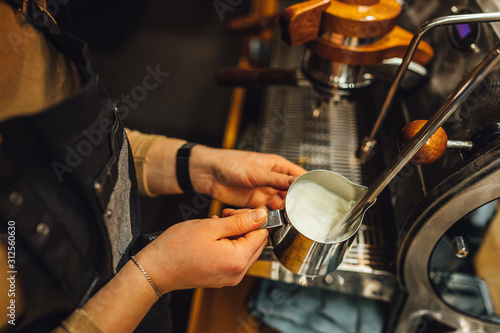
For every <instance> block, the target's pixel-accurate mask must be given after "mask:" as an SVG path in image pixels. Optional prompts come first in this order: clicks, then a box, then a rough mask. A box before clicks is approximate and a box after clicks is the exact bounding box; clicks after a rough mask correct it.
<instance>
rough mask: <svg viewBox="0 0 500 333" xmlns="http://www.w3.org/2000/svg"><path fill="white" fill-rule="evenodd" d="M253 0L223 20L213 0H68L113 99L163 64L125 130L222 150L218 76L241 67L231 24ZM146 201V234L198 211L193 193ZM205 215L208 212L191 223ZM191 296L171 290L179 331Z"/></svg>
mask: <svg viewBox="0 0 500 333" xmlns="http://www.w3.org/2000/svg"><path fill="white" fill-rule="evenodd" d="M249 2H250V1H242V2H241V4H240V5H238V6H236V7H233V11H231V12H229V11H227V12H225V13H224V15H223V19H222V20H221V18H220V17H219V15H218V14H217V12H216V10H215V8H214V6H213V1H202V0H183V1H167V0H163V1H162V0H141V1H130V0H122V1H115V0H106V1H95V0H90V1H89V0H87V1H82V0H70V1H69V3H68V5H67V8H69V9H70V12H71V22H70V25H69V29H70V32H72V33H73V34H74V35H76V36H78V37H81V38H83V39H84V40H86V41H87V42H88V44H89V47H90V50H91V53H92V56H93V60H94V64H95V66H96V69H97V72H98V73H99V74H100V76H101V78H102V80H103V82H104V84H105V85H106V87H107V89H108V92H109V94H110V95H111V97H112V98H113V99H121V95H122V94H128V95H130V93H131V91H132V89H133V88H134V87H136V86H142V85H143V83H142V81H143V78H144V77H145V76H146V75H147V74H148V72H147V71H146V69H145V68H146V67H147V66H149V67H151V68H153V69H154V68H156V66H157V65H159V68H160V70H161V71H162V72H168V73H169V76H168V77H166V78H165V79H164V81H163V82H162V83H161V84H159V86H158V87H157V88H156V89H154V90H152V91H148V93H147V96H146V98H145V99H144V100H143V101H141V102H138V103H137V104H138V105H137V107H136V108H134V109H131V111H130V113H129V115H128V116H127V117H126V119H124V123H125V125H126V126H127V127H129V128H132V129H137V130H140V131H143V132H146V133H155V134H162V135H166V136H169V137H178V138H183V139H186V140H189V141H193V142H199V143H203V144H206V145H209V146H212V147H220V145H221V143H222V136H223V131H224V127H225V121H226V117H227V113H228V108H229V102H230V97H231V90H230V89H228V88H223V87H219V86H217V85H216V83H215V80H214V74H215V72H216V70H217V69H218V68H221V67H226V66H235V65H236V64H237V60H238V54H239V52H240V48H241V43H242V39H241V37H240V36H236V35H234V34H231V33H230V32H228V31H227V30H226V28H225V26H226V24H227V21H228V20H230V19H231V18H234V17H236V16H238V15H243V14H245V13H247V11H248V4H249ZM64 9H65V8H64ZM118 105H119V106H120V103H118ZM121 105H126V103H123V102H121ZM141 201H142V202H141V204H142V205H141V209H142V217H143V229H144V231H145V232H150V231H156V230H163V229H165V228H166V227H168V226H169V225H171V224H174V223H177V222H180V221H182V220H183V217H182V215H181V212H180V210H179V205H180V204H181V203H186V204H187V205H189V206H193V204H192V202H193V197H192V196H191V195H178V196H165V197H159V198H142V199H141ZM207 214H208V207H207V208H206V209H202V210H199V214H197V215H196V214H195V215H193V216H192V218H204V217H206V216H207ZM191 296H192V291H191V290H187V291H177V292H174V293H173V301H172V310H173V317H174V332H176V333H177V332H185V330H186V323H187V318H188V314H189V307H190V302H191Z"/></svg>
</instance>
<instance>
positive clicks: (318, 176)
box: [261, 170, 375, 277]
mask: <svg viewBox="0 0 500 333" xmlns="http://www.w3.org/2000/svg"><path fill="white" fill-rule="evenodd" d="M303 181H312V182H315V183H317V184H319V185H321V186H323V187H324V188H325V189H327V190H328V191H330V192H332V193H335V194H337V195H339V196H340V197H342V198H344V199H345V200H347V201H352V200H354V201H358V199H359V198H361V197H362V196H363V195H364V194H365V192H366V191H367V189H368V188H367V187H365V186H361V185H358V184H356V183H353V182H351V181H350V180H349V179H347V178H345V177H344V176H342V175H340V174H338V173H336V172H333V171H328V170H313V171H309V172H307V173H305V174H303V175H302V176H300V177H298V178H297V179H296V180H295V181H294V182H293V184H292V185H291V186H290V188H289V189H288V193H287V196H288V195H289V193H292V191H293V190H294V188H295V187H296V186H297V184H299V183H301V182H303ZM374 202H375V201H373V202H372V203H371V204H370V205H369V206H367V207H366V208H365V211H366V209H368V208H370V207H371V205H372V204H373V203H374ZM290 209H291V208H290V207H288V206H287V200H286V197H285V201H284V203H283V207H282V209H279V210H272V211H269V212H268V217H267V221H266V223H265V224H264V225H263V226H262V227H261V228H268V229H269V238H270V243H271V246H272V248H273V252H274V254H275V256H276V258H277V259H278V260H279V261H280V262H281V264H282V265H283V266H285V267H286V268H287V269H289V270H290V271H292V272H293V273H296V274H299V275H302V276H307V277H314V276H320V275H326V274H328V273H330V272H332V271H333V270H335V269H336V268H337V266H338V265H339V264H340V263H341V262H342V258H343V257H344V254H345V253H346V251H347V250H348V249H349V247H350V245H351V244H352V242H353V240H354V238H355V235H356V233H357V231H358V229H359V227H360V226H361V222H362V220H363V216H364V212H363V214H361V215H360V216H359V217H358V218H357V219H356V220H355V222H354V223H353V224H352V225H351V226H350V227H349V228H348V230H347V233H346V234H344V235H345V237H343V238H342V239H338V240H335V241H318V240H315V239H311V238H309V237H307V236H305V235H304V234H303V232H304V230H302V232H301V231H300V230H298V229H297V228H296V223H295V224H294V221H292V220H291V219H290V218H289V216H288V214H287V210H288V211H290ZM295 222H297V221H295ZM325 236H326V235H325Z"/></svg>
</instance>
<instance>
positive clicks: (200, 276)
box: [136, 209, 268, 293]
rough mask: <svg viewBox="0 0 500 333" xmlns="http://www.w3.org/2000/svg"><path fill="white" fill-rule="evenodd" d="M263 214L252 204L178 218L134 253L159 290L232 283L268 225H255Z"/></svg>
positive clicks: (259, 244)
mask: <svg viewBox="0 0 500 333" xmlns="http://www.w3.org/2000/svg"><path fill="white" fill-rule="evenodd" d="M266 216H267V214H266V212H265V210H263V209H256V210H253V211H245V212H244V213H241V214H237V215H234V216H230V217H225V218H217V217H212V218H210V219H204V220H191V221H187V222H183V223H179V224H176V225H174V226H172V227H170V228H169V229H167V230H166V231H165V232H164V233H162V234H161V235H160V236H159V237H158V238H157V239H156V240H155V241H154V242H152V243H151V244H150V245H148V246H147V247H145V248H144V249H143V250H142V251H141V252H140V253H139V254H137V256H136V258H137V260H138V261H139V262H140V263H141V265H142V266H143V267H144V269H145V270H146V271H147V272H148V274H149V276H150V277H151V279H152V280H153V281H154V283H155V285H156V286H157V287H158V289H159V290H160V292H162V293H166V292H168V291H171V290H177V289H186V288H196V287H222V286H232V285H235V284H237V283H239V282H240V281H241V279H242V278H243V276H244V275H245V273H246V272H247V270H248V268H249V267H250V265H251V264H252V263H253V262H254V261H255V260H256V259H257V258H258V257H259V255H260V253H261V252H262V249H263V248H264V246H265V245H266V242H267V236H268V231H267V230H265V229H262V230H256V229H258V228H259V227H260V226H261V225H262V224H263V223H264V221H265V219H266ZM240 235H241V236H240ZM238 236H239V237H238Z"/></svg>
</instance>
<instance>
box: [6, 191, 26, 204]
mask: <svg viewBox="0 0 500 333" xmlns="http://www.w3.org/2000/svg"><path fill="white" fill-rule="evenodd" d="M9 202H10V203H11V204H13V205H16V206H19V205H20V204H22V203H23V195H22V194H21V193H20V192H18V191H12V192H10V194H9Z"/></svg>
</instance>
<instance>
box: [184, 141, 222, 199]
mask: <svg viewBox="0 0 500 333" xmlns="http://www.w3.org/2000/svg"><path fill="white" fill-rule="evenodd" d="M216 151H217V149H215V148H210V147H207V146H203V145H196V146H194V147H193V148H192V149H191V157H190V159H189V176H190V179H191V184H192V185H193V188H194V190H195V191H196V192H198V193H203V194H209V195H213V192H214V188H213V187H214V184H215V177H216V176H215V175H216V167H215V165H216V161H215V158H214V155H215V153H216Z"/></svg>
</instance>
